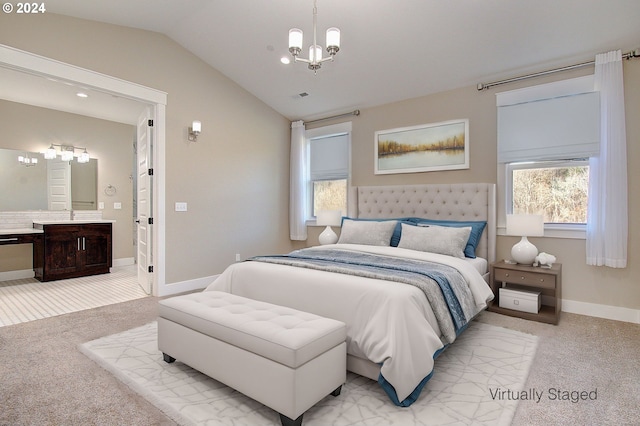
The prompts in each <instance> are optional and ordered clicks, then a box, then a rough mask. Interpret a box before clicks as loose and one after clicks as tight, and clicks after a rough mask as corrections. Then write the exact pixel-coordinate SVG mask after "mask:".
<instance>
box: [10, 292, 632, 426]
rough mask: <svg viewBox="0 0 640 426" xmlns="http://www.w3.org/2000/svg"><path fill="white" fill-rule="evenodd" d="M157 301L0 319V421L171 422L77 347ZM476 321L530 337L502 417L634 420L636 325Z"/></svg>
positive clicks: (563, 421)
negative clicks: (522, 393) (531, 353)
mask: <svg viewBox="0 0 640 426" xmlns="http://www.w3.org/2000/svg"><path fill="white" fill-rule="evenodd" d="M157 300H158V299H157V298H154V297H146V298H142V299H139V300H134V301H130V302H125V303H119V304H115V305H110V306H104V307H100V308H96V309H90V310H85V311H80V312H75V313H70V314H66V315H61V316H57V317H53V318H46V319H41V320H36V321H31V322H27V323H23V324H17V325H11V326H6V327H0V384H1V385H0V407H1V409H0V425H3V426H4V425H11V426H21V425H76V424H82V425H175V424H176V423H175V422H174V421H173V420H171V419H170V418H169V417H167V416H166V415H164V414H163V413H162V412H161V411H160V410H158V409H157V408H156V407H155V406H153V405H152V404H151V403H149V402H148V401H147V400H146V399H144V398H143V397H141V396H140V395H138V394H137V393H136V392H135V391H133V390H132V389H131V388H129V387H128V386H127V385H125V384H123V383H122V382H121V381H120V380H118V379H117V378H116V377H115V376H114V375H113V374H111V373H110V372H108V371H106V370H104V369H103V368H101V367H99V366H98V365H97V364H96V363H95V362H94V361H92V360H91V359H89V358H87V357H86V356H85V355H84V354H82V353H81V352H80V351H79V350H78V345H79V344H82V343H86V342H89V341H92V340H95V339H98V338H101V337H104V336H109V335H112V334H115V333H120V332H123V331H126V330H130V329H132V328H135V327H139V326H143V325H145V324H147V323H149V322H152V321H154V320H155V319H156V317H157ZM478 321H479V322H482V323H486V324H492V325H497V326H502V327H506V328H509V329H513V330H518V331H522V332H525V333H530V334H534V335H536V336H538V337H539V341H538V348H537V352H536V356H535V359H534V362H533V365H532V368H531V371H530V374H529V377H528V379H527V382H526V383H525V385H524V389H525V390H527V389H537V390H538V391H544V392H545V395H544V397H543V398H541V400H540V402H536V401H521V402H520V403H519V404H518V408H517V410H516V414H515V417H514V419H513V422H512V425H514V426H520V425H527V426H528V425H533V426H537V425H540V426H543V425H544V426H547V425H637V424H638V422H637V419H638V418H640V404H638V395H640V374H639V372H638V369H639V364H638V354H640V325H638V324H629V323H622V322H616V321H610V320H604V319H598V318H592V317H586V316H580V315H572V314H563V316H562V318H561V321H560V324H559V325H558V326H552V325H547V324H541V323H537V322H532V321H525V320H521V319H517V318H511V317H506V316H502V315H498V314H494V313H490V312H485V313H483V314H481V316H480V317H479V319H478ZM552 388H553V389H556V388H557V389H562V390H567V391H572V392H573V391H577V392H583V391H587V392H592V391H593V390H595V389H597V399H595V400H589V399H588V398H587V399H585V400H579V401H576V402H572V401H569V400H557V399H556V400H551V399H549V389H552ZM587 396H588V393H587ZM365 424H366V422H365Z"/></svg>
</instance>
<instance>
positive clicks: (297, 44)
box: [289, 28, 302, 56]
mask: <svg viewBox="0 0 640 426" xmlns="http://www.w3.org/2000/svg"><path fill="white" fill-rule="evenodd" d="M289 51H290V52H291V54H292V55H293V56H296V55H298V54H299V53H300V52H301V51H302V30H300V29H298V28H292V29H290V30H289ZM294 52H296V53H294Z"/></svg>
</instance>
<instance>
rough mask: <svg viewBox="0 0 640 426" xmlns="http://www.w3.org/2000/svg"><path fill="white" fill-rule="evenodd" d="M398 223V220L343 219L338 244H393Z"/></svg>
mask: <svg viewBox="0 0 640 426" xmlns="http://www.w3.org/2000/svg"><path fill="white" fill-rule="evenodd" d="M397 223H398V221H397V220H387V221H384V222H373V221H372V222H368V221H356V220H350V219H345V220H343V221H342V229H341V231H340V239H339V240H338V244H366V245H369V246H388V245H391V235H393V230H394V229H395V228H396V224H397Z"/></svg>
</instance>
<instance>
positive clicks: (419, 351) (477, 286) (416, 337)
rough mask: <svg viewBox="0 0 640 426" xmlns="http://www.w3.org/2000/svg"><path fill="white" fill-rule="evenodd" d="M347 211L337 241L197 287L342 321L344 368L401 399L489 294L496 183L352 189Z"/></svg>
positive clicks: (251, 264)
mask: <svg viewBox="0 0 640 426" xmlns="http://www.w3.org/2000/svg"><path fill="white" fill-rule="evenodd" d="M347 216H348V217H347V218H345V219H344V221H343V226H342V229H341V235H340V240H339V241H338V243H337V244H334V245H327V246H318V247H310V248H307V249H302V250H296V251H294V252H292V253H289V254H287V255H275V256H259V257H256V258H253V259H251V260H250V261H246V262H240V263H236V264H233V265H231V266H230V267H229V268H227V269H226V270H225V271H224V272H223V273H222V274H221V275H220V276H218V277H217V278H216V280H215V281H214V282H213V283H212V284H211V285H209V286H208V287H207V289H205V291H208V290H218V291H226V292H230V293H234V294H237V295H240V296H244V297H248V298H251V299H256V300H262V301H265V302H269V303H274V304H278V305H283V306H289V307H292V308H295V309H299V310H302V311H306V312H311V313H314V314H317V315H321V316H324V317H328V318H334V319H337V320H340V321H343V322H344V323H346V324H347V353H348V359H347V369H348V370H350V371H352V372H354V373H357V374H359V375H362V376H365V377H368V378H371V379H373V380H376V381H378V382H379V383H380V385H381V386H382V388H383V389H384V390H385V392H386V393H387V394H388V395H389V398H390V399H391V401H393V403H395V404H396V405H399V406H409V405H411V404H412V403H413V402H415V401H416V400H417V398H418V397H419V395H420V392H421V390H422V388H423V387H424V385H425V384H426V382H427V381H428V380H429V378H430V377H431V375H432V374H433V366H434V360H435V358H436V357H437V356H438V355H439V354H440V353H441V352H442V351H443V350H444V349H445V348H446V347H447V346H448V345H450V344H453V343H454V341H455V338H456V337H457V336H458V335H459V334H460V333H462V332H464V330H465V329H466V327H467V325H468V323H469V322H470V321H472V320H473V318H474V317H475V316H476V315H477V314H478V313H479V312H481V311H482V310H483V309H485V308H486V307H487V303H488V302H489V301H490V300H491V299H493V294H492V292H491V290H490V288H489V286H488V284H487V282H488V265H489V264H490V263H491V262H493V261H494V260H495V241H496V240H495V230H496V224H495V185H493V184H485V183H469V184H435V185H401V186H363V187H354V188H351V189H350V197H349V206H348V215H347ZM390 230H391V231H390ZM472 240H473V241H472ZM461 241H462V244H461ZM465 243H466V244H465Z"/></svg>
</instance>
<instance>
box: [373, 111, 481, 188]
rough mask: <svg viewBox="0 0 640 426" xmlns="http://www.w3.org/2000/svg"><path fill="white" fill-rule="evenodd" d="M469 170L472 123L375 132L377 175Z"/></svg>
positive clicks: (420, 126)
mask: <svg viewBox="0 0 640 426" xmlns="http://www.w3.org/2000/svg"><path fill="white" fill-rule="evenodd" d="M468 168H469V120H466V119H465V120H451V121H442V122H440V123H431V124H422V125H419V126H413V127H402V128H398V129H390V130H380V131H377V132H375V174H377V175H379V174H392V173H416V172H432V171H439V170H458V169H468Z"/></svg>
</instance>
